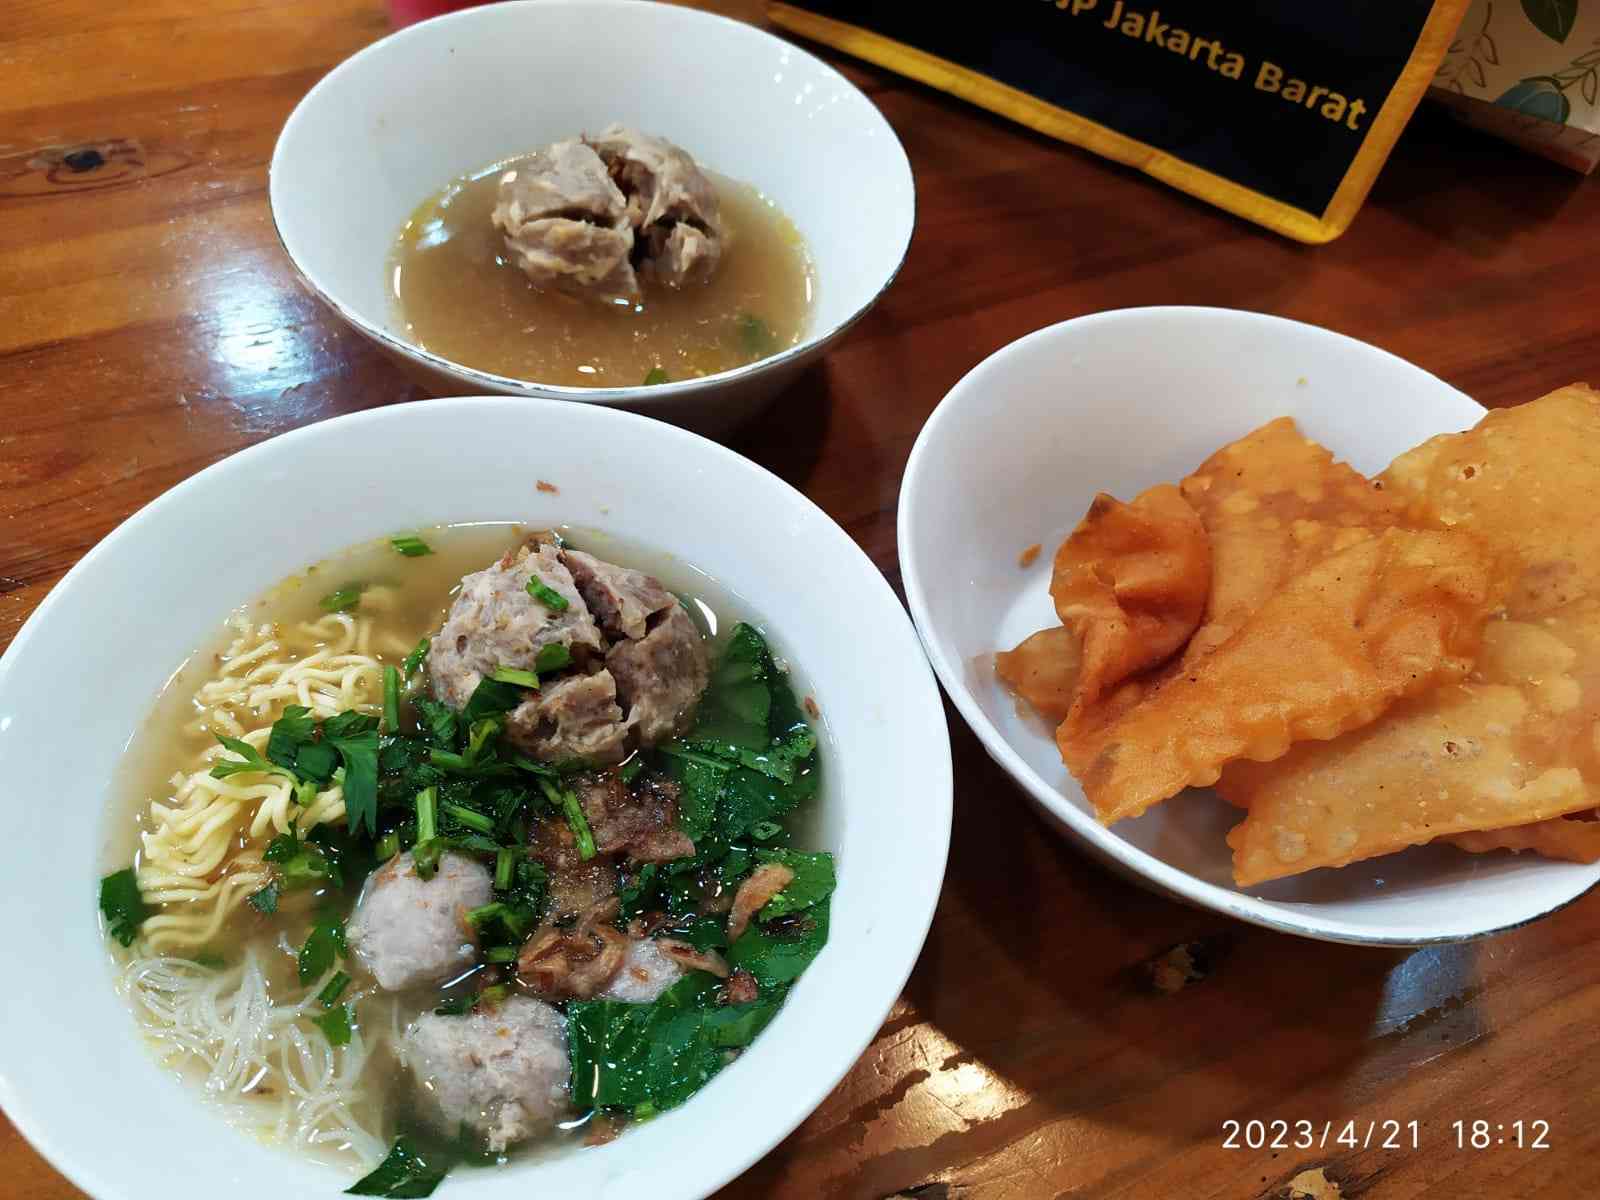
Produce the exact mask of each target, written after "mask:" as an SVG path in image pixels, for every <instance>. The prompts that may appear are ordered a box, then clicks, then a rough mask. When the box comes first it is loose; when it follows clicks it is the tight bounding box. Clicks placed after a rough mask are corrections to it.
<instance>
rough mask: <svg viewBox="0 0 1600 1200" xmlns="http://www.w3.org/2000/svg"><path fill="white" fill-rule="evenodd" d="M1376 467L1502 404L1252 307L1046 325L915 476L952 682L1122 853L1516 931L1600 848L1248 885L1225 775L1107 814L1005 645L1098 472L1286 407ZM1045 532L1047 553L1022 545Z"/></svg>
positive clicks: (1267, 895) (917, 511)
mask: <svg viewBox="0 0 1600 1200" xmlns="http://www.w3.org/2000/svg"><path fill="white" fill-rule="evenodd" d="M1284 414H1288V415H1290V416H1293V417H1295V418H1296V419H1297V420H1298V421H1299V422H1300V424H1301V426H1302V428H1304V430H1305V431H1306V433H1307V434H1308V435H1310V436H1311V437H1313V438H1315V439H1317V440H1318V441H1320V442H1322V443H1324V444H1325V445H1327V446H1328V447H1330V448H1331V449H1332V450H1333V451H1334V452H1335V453H1336V454H1338V455H1339V456H1340V457H1341V458H1344V459H1347V460H1348V461H1349V462H1350V463H1351V464H1352V465H1354V466H1355V467H1356V468H1357V469H1358V470H1361V471H1363V472H1367V473H1371V472H1375V471H1379V470H1381V469H1382V468H1383V467H1384V466H1386V465H1387V464H1388V463H1389V461H1390V460H1391V459H1392V458H1393V457H1394V456H1395V455H1397V454H1399V453H1400V452H1401V451H1403V450H1406V449H1408V448H1410V447H1411V446H1413V445H1415V444H1416V443H1418V442H1420V441H1422V440H1424V439H1425V438H1428V437H1430V436H1432V435H1433V434H1436V433H1442V432H1446V431H1451V430H1457V429H1464V428H1466V427H1468V426H1470V425H1472V424H1474V423H1475V422H1476V421H1477V420H1478V418H1479V417H1480V416H1482V415H1483V409H1482V408H1481V407H1479V406H1478V405H1477V404H1476V403H1474V402H1473V401H1472V400H1470V399H1468V398H1467V397H1466V396H1464V395H1462V394H1461V393H1460V392H1458V391H1456V390H1455V389H1454V388H1451V387H1449V386H1448V385H1446V384H1444V383H1442V382H1441V381H1440V380H1438V379H1436V378H1434V377H1433V376H1432V375H1430V374H1428V373H1427V372H1426V371H1423V370H1421V369H1420V368H1418V367H1415V366H1412V365H1411V364H1409V363H1406V362H1403V361H1402V360H1400V359H1398V358H1395V357H1394V356H1393V355H1390V354H1387V353H1385V352H1384V351H1382V350H1377V349H1374V348H1373V347H1371V346H1368V345H1366V344H1364V343H1362V342H1357V341H1354V340H1352V339H1350V338H1347V337H1342V336H1340V335H1338V334H1335V333H1329V332H1328V331H1326V330H1322V329H1317V328H1315V327H1313V326H1309V325H1302V324H1299V323H1297V322H1294V321H1285V320H1281V319H1279V318H1276V317H1268V316H1262V315H1259V314H1255V313H1245V312H1235V311H1231V310H1226V309H1210V308H1143V309H1127V310H1124V311H1120V312H1108V313H1100V314H1096V315H1094V316H1087V317H1080V318H1078V319H1077V320H1072V321H1066V322H1063V323H1062V324H1060V325H1053V326H1051V327H1049V328H1048V329H1041V330H1039V331H1038V332H1037V333H1034V334H1030V335H1029V336H1028V337H1025V338H1023V339H1021V340H1020V341H1017V342H1014V343H1012V344H1011V345H1009V346H1007V347H1005V348H1004V349H1002V350H1000V351H999V352H998V353H996V354H993V355H991V356H990V357H989V358H987V359H985V360H984V361H983V362H982V363H980V364H979V365H978V366H977V367H976V368H974V369H973V370H972V371H971V372H969V373H968V374H967V376H966V377H965V378H964V379H962V380H961V382H960V383H958V384H957V385H956V386H955V387H954V388H952V389H951V390H950V393H949V394H948V395H947V396H946V397H945V398H944V401H943V402H942V403H941V404H940V405H939V407H938V408H937V409H936V410H935V411H934V414H933V416H932V417H931V418H930V419H929V421H928V423H927V425H926V426H925V427H924V428H923V430H922V434H921V436H920V437H919V438H918V439H917V444H916V447H915V448H914V449H913V451H912V453H911V460H910V463H909V465H908V466H907V468H906V475H905V479H904V482H903V484H902V486H901V490H900V515H899V532H900V564H901V568H902V571H903V574H904V578H905V587H906V595H907V597H908V598H909V600H910V603H911V612H912V616H913V618H914V619H915V620H916V623H917V628H918V630H919V632H920V633H921V635H922V640H923V644H924V646H925V647H926V648H927V651H928V655H929V657H930V658H931V659H932V660H933V665H934V669H935V670H936V671H937V672H938V673H939V678H940V679H941V680H942V681H943V683H944V686H945V689H946V691H948V692H949V694H950V697H951V699H953V700H954V701H955V703H956V706H957V707H958V708H959V709H960V710H961V713H962V715H963V716H964V717H966V719H967V721H968V722H969V723H970V724H971V725H972V727H973V729H974V730H975V731H976V732H977V734H978V736H979V737H980V738H981V739H982V740H983V744H984V746H985V747H986V748H987V750H988V751H989V753H990V755H991V756H993V758H994V759H995V761H996V762H998V763H999V764H1000V765H1001V766H1002V767H1004V768H1005V770H1006V771H1007V772H1009V773H1010V775H1011V776H1012V777H1013V778H1014V779H1015V780H1016V781H1017V782H1018V783H1020V784H1021V785H1022V786H1023V788H1025V789H1026V790H1027V792H1028V795H1029V796H1030V797H1032V799H1033V800H1034V801H1035V803H1036V804H1037V805H1038V806H1039V808H1040V809H1042V810H1043V811H1044V813H1045V814H1047V815H1048V816H1049V818H1050V819H1051V820H1052V821H1053V822H1054V823H1055V824H1057V825H1058V826H1059V827H1060V828H1061V829H1063V830H1064V831H1066V833H1067V834H1068V835H1069V836H1070V837H1071V838H1073V839H1074V840H1075V841H1077V842H1078V843H1079V844H1080V845H1082V846H1083V847H1085V848H1087V849H1088V850H1090V851H1091V852H1093V853H1094V854H1095V855H1097V856H1098V857H1100V858H1101V859H1103V860H1104V861H1106V862H1107V863H1108V864H1111V865H1112V866H1114V867H1115V868H1117V869H1118V870H1120V871H1122V872H1124V873H1127V874H1129V875H1131V876H1133V877H1134V878H1136V879H1138V880H1140V881H1142V882H1144V883H1146V884H1149V885H1153V886H1154V887H1156V888H1158V889H1160V890H1163V891H1165V892H1168V893H1170V894H1173V895H1176V896H1179V897H1182V898H1184V899H1186V900H1189V901H1191V902H1193V903H1196V904H1201V905H1205V906H1207V907H1209V908H1213V909H1216V910H1217V911H1218V912H1222V913H1226V914H1228V915H1229V916H1233V917H1238V918H1240V919H1242V920H1246V921H1251V922H1254V923H1255V924H1258V925H1265V926H1269V927H1271V928H1274V929H1281V930H1285V931H1288V932H1291V933H1298V934H1303V935H1306V936H1308V937H1315V938H1323V939H1326V940H1329V941H1341V942H1355V943H1370V944H1401V945H1413V944H1419V943H1425V942H1433V941H1454V940H1460V939H1464V938H1470V937H1476V936H1480V935H1482V934H1486V933H1491V932H1495V931H1497V930H1502V929H1505V928H1508V927H1510V926H1513V925H1517V924H1520V923H1522V922H1525V921H1529V920H1532V919H1533V918H1535V917H1538V916H1541V915H1543V914H1545V913H1548V912H1551V911H1552V910H1554V909H1556V908H1559V907H1560V906H1561V905H1563V904H1565V903H1567V902H1568V901H1570V900H1572V899H1574V898H1575V897H1577V896H1579V895H1581V894H1582V893H1583V892H1585V891H1587V890H1588V889H1589V888H1590V887H1592V886H1593V885H1594V884H1595V883H1596V882H1597V881H1600V866H1578V865H1575V864H1571V863H1558V862H1551V861H1548V860H1542V859H1535V858H1533V857H1531V856H1522V857H1514V856H1512V855H1509V854H1492V855H1468V854H1464V853H1461V852H1460V851H1457V850H1455V849H1453V848H1450V847H1442V846H1441V847H1423V848H1419V849H1413V850H1410V851H1407V852H1406V853H1404V854H1400V855H1394V856H1390V857H1387V858H1381V859H1375V860H1372V861H1370V862H1365V863H1357V864H1355V865H1352V866H1349V867H1346V868H1344V869H1343V870H1339V871H1315V872H1311V873H1309V874H1307V875H1305V876H1301V877H1299V878H1297V879H1289V880H1282V881H1279V882H1277V883H1274V884H1271V885H1267V886H1263V887H1258V888H1253V889H1251V890H1249V891H1241V890H1239V889H1237V888H1236V887H1235V886H1234V885H1233V882H1232V876H1231V872H1230V860H1229V852H1228V847H1227V845H1226V844H1225V843H1224V841H1223V837H1224V835H1225V834H1226V832H1227V830H1228V828H1229V827H1230V826H1231V825H1233V824H1234V823H1236V821H1237V819H1238V818H1237V814H1236V813H1235V812H1234V810H1232V809H1230V808H1229V807H1228V806H1227V805H1225V804H1223V803H1222V802H1221V801H1220V800H1217V799H1216V798H1215V797H1212V796H1210V795H1195V796H1184V797H1180V798H1177V799H1174V800H1169V801H1168V802H1167V803H1165V804H1161V805H1158V806H1156V807H1155V808H1154V809H1152V810H1151V811H1150V812H1149V813H1147V814H1146V815H1145V816H1143V817H1141V818H1139V819H1138V820H1135V821H1123V822H1120V823H1118V824H1117V825H1116V826H1115V827H1113V828H1110V829H1107V828H1105V827H1104V826H1102V825H1100V824H1099V823H1098V822H1097V821H1096V820H1095V818H1094V815H1093V812H1092V810H1091V807H1090V805H1089V803H1088V801H1087V800H1086V799H1085V797H1084V795H1083V791H1082V789H1080V788H1079V787H1078V786H1077V784H1076V783H1075V782H1074V781H1073V779H1072V778H1071V776H1070V775H1068V773H1067V771H1066V768H1065V767H1063V766H1062V763H1061V759H1060V758H1059V757H1058V755H1057V753H1056V748H1055V744H1054V742H1053V740H1052V738H1051V736H1050V729H1049V727H1048V726H1047V724H1046V723H1045V722H1043V721H1041V720H1039V719H1038V718H1036V717H1032V716H1029V715H1023V714H1020V713H1019V711H1018V707H1019V706H1018V703H1017V701H1016V700H1015V699H1014V698H1013V697H1012V696H1011V694H1010V693H1009V692H1007V691H1006V690H1005V689H1004V688H1003V687H1002V686H1001V685H1000V683H999V682H998V680H997V679H996V677H995V674H994V664H993V652H994V651H995V650H997V649H1009V648H1010V647H1012V646H1014V645H1016V644H1017V643H1018V642H1020V641H1021V640H1022V639H1023V638H1024V637H1026V636H1027V635H1028V634H1030V633H1032V632H1033V631H1034V630H1036V629H1042V628H1044V627H1045V626H1047V625H1052V624H1055V623H1056V618H1055V614H1054V610H1053V608H1052V606H1051V603H1050V598H1049V594H1048V591H1047V589H1048V586H1049V580H1050V558H1051V555H1052V554H1053V553H1054V551H1055V548H1056V547H1057V546H1058V545H1059V544H1060V542H1061V539H1062V538H1063V537H1064V536H1065V535H1066V534H1067V533H1068V532H1069V531H1070V530H1071V529H1072V527H1073V526H1074V525H1076V524H1077V522H1078V521H1079V519H1080V518H1081V517H1082V516H1083V513H1084V511H1085V509H1087V508H1088V505H1089V501H1090V500H1091V499H1092V498H1093V496H1094V494H1095V493H1096V492H1097V491H1107V492H1111V493H1112V494H1114V495H1117V496H1120V497H1122V498H1123V499H1128V498H1131V497H1132V496H1133V495H1134V494H1135V493H1137V492H1139V491H1140V490H1142V489H1144V488H1146V487H1149V486H1151V485H1152V484H1156V483H1159V482H1162V481H1168V480H1177V479H1180V478H1182V477H1183V476H1184V475H1186V474H1188V473H1189V472H1190V471H1192V470H1193V469H1194V468H1195V467H1196V466H1198V465H1199V464H1200V462H1201V461H1203V460H1204V459H1205V458H1206V457H1207V456H1208V455H1209V454H1211V452H1212V451H1214V450H1216V449H1217V448H1218V447H1220V446H1222V445H1223V444H1224V443H1226V442H1229V441H1232V440H1233V439H1235V438H1237V437H1239V436H1241V435H1242V434H1244V433H1247V432H1249V431H1250V430H1251V429H1253V428H1255V427H1256V426H1258V425H1260V424H1262V423H1263V422H1265V421H1268V420H1270V419H1272V418H1273V417H1277V416H1282V415H1284ZM1035 542H1038V543H1042V544H1043V546H1044V553H1043V554H1042V555H1041V556H1040V557H1039V559H1038V561H1037V562H1036V563H1035V564H1034V565H1033V566H1032V567H1030V568H1028V569H1026V570H1024V569H1022V568H1020V567H1019V566H1018V561H1017V560H1018V554H1019V552H1020V551H1021V550H1022V549H1023V548H1024V547H1026V546H1028V545H1031V544H1032V543H1035Z"/></svg>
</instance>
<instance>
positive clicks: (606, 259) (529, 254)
mask: <svg viewBox="0 0 1600 1200" xmlns="http://www.w3.org/2000/svg"><path fill="white" fill-rule="evenodd" d="M491 219H492V220H493V221H494V225H495V228H496V229H498V230H499V231H500V232H501V233H502V234H504V235H505V244H506V251H507V253H508V254H509V255H510V256H511V260H512V261H513V262H514V263H516V265H517V266H518V268H520V269H521V271H522V273H523V274H525V275H526V276H527V277H528V278H529V279H531V280H533V282H534V283H536V284H538V285H539V286H540V287H556V288H560V289H562V290H564V291H569V292H584V293H587V294H591V295H594V296H597V297H610V296H637V295H638V294H639V281H638V279H637V278H636V276H635V275H634V271H633V266H632V264H631V263H630V261H629V258H630V256H631V255H632V253H633V248H634V234H633V223H632V222H631V221H630V219H629V214H628V208H627V201H626V199H625V198H624V197H623V194H622V192H621V190H620V189H619V188H618V187H617V185H616V183H615V182H613V180H612V178H611V175H610V173H609V171H608V170H607V167H606V165H605V163H604V162H602V161H601V159H600V157H599V155H597V154H596V153H595V152H594V150H593V149H591V148H590V147H589V146H586V145H584V144H583V143H582V142H580V141H576V140H573V141H564V142H556V143H555V144H554V145H551V146H547V147H545V148H544V149H543V150H540V151H538V152H537V153H535V154H533V155H532V156H530V157H529V158H527V159H526V160H524V161H523V162H520V163H518V164H517V165H516V166H515V167H513V168H511V169H510V170H508V171H507V172H506V173H505V174H504V175H503V176H501V179H500V194H499V202H498V203H497V204H496V205H495V207H494V213H493V215H492V218H491Z"/></svg>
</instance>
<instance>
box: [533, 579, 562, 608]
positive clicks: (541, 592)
mask: <svg viewBox="0 0 1600 1200" xmlns="http://www.w3.org/2000/svg"><path fill="white" fill-rule="evenodd" d="M528 595H530V596H532V597H533V598H534V599H535V600H537V601H538V602H539V603H540V604H542V605H544V606H545V607H546V608H548V609H549V610H550V611H551V612H566V611H567V598H566V597H565V596H563V595H562V594H561V593H560V592H558V591H556V590H555V588H553V587H551V586H550V585H549V584H547V583H545V582H544V580H542V579H540V578H539V577H538V576H537V575H530V576H528Z"/></svg>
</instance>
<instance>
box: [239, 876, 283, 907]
mask: <svg viewBox="0 0 1600 1200" xmlns="http://www.w3.org/2000/svg"><path fill="white" fill-rule="evenodd" d="M282 891H283V885H282V884H281V883H279V882H278V881H277V880H276V879H274V880H273V881H272V882H271V883H269V884H267V886H266V887H264V888H261V889H260V890H258V891H254V892H251V893H250V895H248V896H246V897H245V899H246V900H247V901H248V903H249V905H250V907H251V908H253V909H255V910H256V911H257V912H258V913H266V914H267V915H268V916H271V915H272V914H273V913H275V912H277V911H278V896H279V894H280V893H281V892H282Z"/></svg>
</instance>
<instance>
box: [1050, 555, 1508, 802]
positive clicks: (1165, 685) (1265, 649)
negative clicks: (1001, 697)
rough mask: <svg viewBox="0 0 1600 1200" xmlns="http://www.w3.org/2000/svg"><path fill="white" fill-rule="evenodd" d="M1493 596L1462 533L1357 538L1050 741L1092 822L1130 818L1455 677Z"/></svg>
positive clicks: (1473, 647)
mask: <svg viewBox="0 0 1600 1200" xmlns="http://www.w3.org/2000/svg"><path fill="white" fill-rule="evenodd" d="M1498 593H1499V584H1498V579H1497V574H1496V570H1495V561H1494V558H1493V556H1492V555H1491V554H1490V553H1489V552H1488V551H1487V550H1486V549H1485V548H1484V546H1483V545H1482V544H1481V543H1480V542H1478V541H1477V540H1476V539H1474V538H1472V537H1470V536H1468V535H1466V534H1463V533H1446V532H1438V531H1423V530H1402V529H1390V530H1386V531H1384V532H1382V533H1380V534H1377V535H1376V536H1368V537H1365V538H1363V539H1361V540H1359V541H1357V542H1355V544H1353V545H1351V546H1349V547H1347V548H1346V549H1343V550H1340V551H1337V552H1335V553H1333V554H1330V555H1328V556H1327V557H1325V558H1322V559H1321V560H1320V561H1317V562H1314V563H1313V564H1312V565H1311V566H1309V567H1307V568H1305V569H1304V570H1302V571H1301V572H1300V573H1299V574H1297V575H1295V576H1293V577H1292V578H1291V579H1289V580H1288V581H1287V582H1286V583H1285V584H1284V585H1283V586H1282V587H1280V588H1279V589H1278V590H1276V591H1275V592H1273V593H1272V594H1271V595H1270V596H1268V597H1267V598H1266V599H1265V600H1264V601H1263V602H1262V603H1261V604H1260V606H1259V607H1258V608H1257V609H1256V610H1255V611H1254V612H1253V613H1251V614H1250V615H1249V616H1247V617H1245V618H1244V619H1243V620H1242V623H1241V624H1240V625H1239V627H1238V629H1237V630H1236V631H1235V632H1234V633H1233V634H1232V636H1230V637H1229V638H1228V639H1227V640H1226V641H1225V642H1223V643H1222V644H1221V645H1219V646H1217V647H1216V648H1215V649H1213V650H1212V651H1211V652H1210V653H1209V654H1206V655H1203V656H1201V657H1199V658H1198V659H1196V660H1195V661H1193V662H1190V661H1189V660H1188V659H1187V658H1185V660H1184V663H1183V665H1182V668H1181V669H1180V670H1178V671H1177V672H1175V673H1173V674H1171V675H1170V676H1169V677H1168V678H1167V679H1165V680H1164V681H1163V682H1162V683H1161V684H1160V685H1159V686H1158V687H1157V688H1155V689H1154V690H1153V691H1152V693H1151V694H1150V695H1149V696H1148V697H1146V698H1145V699H1143V700H1142V702H1141V703H1139V704H1136V705H1135V706H1133V707H1132V708H1131V709H1130V710H1129V711H1128V712H1126V713H1124V714H1123V715H1122V716H1120V717H1119V718H1118V719H1117V720H1116V721H1115V722H1113V723H1112V724H1111V725H1110V726H1109V727H1108V728H1106V729H1105V730H1103V731H1101V732H1100V734H1099V735H1098V736H1097V737H1090V738H1082V737H1074V736H1071V734H1072V731H1071V730H1069V729H1068V727H1067V726H1066V725H1063V726H1062V727H1061V730H1060V732H1058V735H1057V744H1058V746H1059V747H1060V749H1061V754H1062V757H1063V758H1064V759H1066V761H1067V765H1068V766H1069V767H1070V768H1071V769H1072V771H1073V773H1074V774H1075V775H1076V776H1077V777H1078V779H1079V781H1080V782H1081V783H1082V784H1083V788H1084V791H1085V793H1086V794H1087V795H1088V797H1089V799H1090V800H1091V801H1092V802H1093V803H1094V806H1095V813H1096V815H1097V816H1098V817H1099V818H1100V820H1102V821H1104V822H1106V823H1108V824H1109V823H1110V822H1113V821H1118V820H1121V819H1123V818H1125V817H1134V816H1138V815H1139V814H1140V813H1142V812H1144V811H1145V810H1146V809H1148V808H1149V807H1150V806H1151V805H1152V804H1155V803H1157V802H1159V801H1161V800H1164V799H1166V798H1167V797H1169V796H1173V795H1176V794H1177V793H1178V792H1180V791H1182V790H1183V789H1184V788H1186V787H1205V786H1208V785H1210V784H1212V783H1215V782H1216V780H1217V778H1218V776H1219V774H1220V773H1221V771H1222V768H1223V767H1224V766H1226V765H1227V764H1228V763H1230V762H1233V761H1235V760H1237V759H1256V760H1271V759H1275V758H1278V757H1280V756H1281V755H1283V754H1285V753H1286V752H1288V751H1289V748H1290V746H1291V745H1293V744H1294V743H1295V742H1299V741H1302V740H1306V739H1329V738H1334V737H1337V736H1339V735H1340V734H1342V733H1345V732H1347V731H1349V730H1352V729H1357V728H1360V727H1361V726H1363V725H1366V724H1368V723H1369V722H1371V721H1373V720H1375V719H1376V718H1377V717H1378V716H1379V715H1381V714H1382V713H1383V712H1384V711H1385V710H1386V709H1388V708H1389V707H1390V705H1392V704H1394V703H1395V702H1396V701H1397V700H1400V699H1402V698H1404V697H1407V696H1414V695H1417V694H1419V693H1421V692H1423V691H1425V690H1427V689H1429V688H1431V687H1434V686H1436V685H1438V684H1440V683H1446V682H1453V681H1455V680H1459V679H1461V678H1462V677H1463V676H1464V675H1465V674H1466V673H1467V670H1468V669H1469V667H1470V666H1471V663H1472V655H1473V654H1474V653H1475V652H1476V651H1477V648H1478V643H1479V640H1480V637H1481V634H1482V629H1483V623H1484V619H1485V617H1486V616H1487V614H1488V612H1489V611H1490V609H1491V608H1493V607H1494V606H1495V605H1496V604H1497V602H1498Z"/></svg>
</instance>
